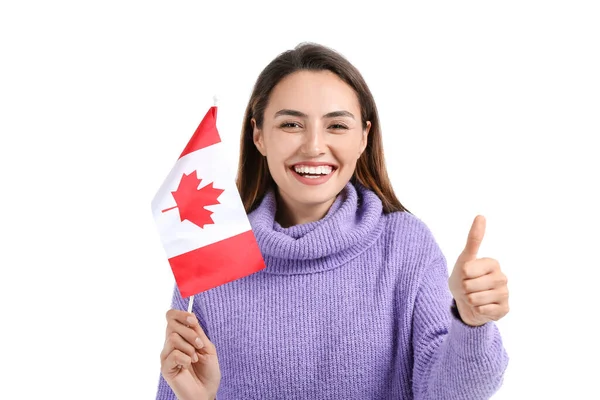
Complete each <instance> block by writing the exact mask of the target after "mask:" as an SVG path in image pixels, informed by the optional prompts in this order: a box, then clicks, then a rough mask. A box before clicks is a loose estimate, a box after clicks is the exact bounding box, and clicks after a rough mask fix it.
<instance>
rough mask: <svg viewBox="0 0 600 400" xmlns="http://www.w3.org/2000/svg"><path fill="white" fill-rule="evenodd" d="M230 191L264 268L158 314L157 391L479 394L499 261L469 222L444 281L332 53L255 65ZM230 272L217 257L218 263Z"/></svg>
mask: <svg viewBox="0 0 600 400" xmlns="http://www.w3.org/2000/svg"><path fill="white" fill-rule="evenodd" d="M240 150H241V151H240V162H239V170H238V180H237V184H238V189H239V191H240V195H241V197H242V200H243V203H244V206H245V209H246V211H247V213H248V216H249V220H250V223H251V225H252V230H253V233H254V235H255V237H256V240H257V242H258V244H259V247H260V250H261V253H262V255H263V257H264V260H265V264H266V268H265V269H264V270H261V271H260V272H257V273H254V274H252V275H249V276H246V277H244V278H242V279H238V280H235V281H233V282H229V283H227V284H224V285H221V286H218V287H216V288H213V289H211V290H208V291H205V292H203V293H200V294H199V295H197V296H196V300H195V302H194V308H193V310H192V312H191V313H187V312H185V311H180V310H184V309H185V308H186V302H185V301H184V300H183V299H182V298H181V295H180V293H179V292H178V290H177V288H175V291H174V294H173V309H172V310H170V311H169V312H168V314H167V340H166V341H165V347H164V349H163V352H162V354H161V365H162V368H161V372H162V375H161V378H160V382H159V388H158V393H157V399H175V397H177V398H178V399H180V400H187V399H189V400H192V399H213V398H215V397H216V398H218V399H219V400H221V399H291V398H293V399H323V398H329V399H447V400H453V399H486V398H489V397H490V396H491V395H492V394H493V393H495V392H496V391H497V390H498V388H499V387H500V385H501V383H502V379H503V374H504V371H505V369H506V367H507V364H508V356H507V354H506V351H505V350H504V347H503V344H502V340H501V337H500V333H499V330H498V328H497V326H496V325H495V324H494V321H496V320H498V319H500V318H502V317H503V316H504V315H505V314H506V313H507V312H508V289H507V284H506V277H505V276H504V274H503V273H502V271H501V270H500V266H499V264H498V262H497V261H495V260H494V259H491V258H485V259H484V258H481V259H477V251H478V249H479V245H480V243H481V240H482V238H483V234H484V230H485V219H484V218H482V217H480V216H478V217H476V218H475V220H474V222H473V226H472V228H471V231H470V232H469V237H468V239H467V243H466V246H465V249H464V250H463V252H462V253H461V255H460V257H459V258H458V260H457V262H456V264H455V266H454V270H453V273H452V275H451V276H450V277H449V276H448V270H447V264H446V258H445V257H444V255H443V254H442V252H441V249H440V247H439V246H438V244H437V242H436V240H435V238H434V236H433V234H432V232H431V231H430V230H429V228H428V227H427V225H426V224H425V223H424V222H422V221H421V220H420V219H418V218H417V217H415V216H414V215H412V214H411V213H410V212H408V210H406V209H405V208H404V207H403V206H402V204H401V203H400V201H398V199H397V198H396V196H395V194H394V191H393V189H392V187H391V184H390V181H389V178H388V174H387V171H386V168H385V162H384V156H383V147H382V140H381V131H380V126H379V118H378V115H377V108H376V106H375V101H374V99H373V96H372V95H371V93H370V91H369V89H368V87H367V85H366V83H365V82H364V80H363V78H362V76H361V75H360V73H359V72H358V71H357V70H356V69H355V68H354V67H353V66H352V65H351V64H350V63H349V62H348V61H347V60H346V59H345V58H344V57H343V56H341V55H340V54H338V53H336V52H335V51H333V50H331V49H329V48H326V47H324V46H320V45H316V44H302V45H299V46H298V47H296V48H295V49H293V50H290V51H286V52H284V53H282V54H280V55H279V56H278V57H277V58H275V60H273V61H272V62H271V63H270V64H269V65H268V66H267V67H266V68H265V69H264V71H263V72H262V73H261V74H260V76H259V77H258V80H257V82H256V84H255V86H254V90H253V93H252V96H251V98H250V101H249V103H248V107H247V108H246V114H245V117H244V125H243V128H242V135H241V149H240ZM223 267H227V266H223Z"/></svg>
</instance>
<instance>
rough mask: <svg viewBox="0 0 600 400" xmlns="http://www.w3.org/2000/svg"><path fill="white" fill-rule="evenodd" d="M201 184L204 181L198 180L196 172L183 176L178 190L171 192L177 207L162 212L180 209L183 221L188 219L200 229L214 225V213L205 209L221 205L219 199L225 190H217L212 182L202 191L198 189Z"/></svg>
mask: <svg viewBox="0 0 600 400" xmlns="http://www.w3.org/2000/svg"><path fill="white" fill-rule="evenodd" d="M200 182H202V179H199V178H198V175H197V172H196V171H193V172H190V173H189V174H187V175H186V174H183V175H182V176H181V180H180V181H179V186H178V187H177V190H176V191H174V192H171V194H172V195H173V198H174V199H175V203H177V205H176V206H174V207H170V208H166V209H164V210H162V212H166V211H169V210H172V209H174V208H179V217H180V218H181V221H184V220H186V219H187V220H188V221H190V222H191V223H192V224H195V225H198V226H199V227H200V228H204V225H209V224H214V223H215V222H214V221H213V220H212V218H211V214H212V213H213V212H212V211H209V210H207V209H205V208H204V207H206V206H212V205H215V204H221V203H219V200H217V198H218V197H219V196H220V195H221V193H223V192H224V190H223V189H215V188H214V187H213V184H212V182H211V183H210V184H208V185H206V186H204V187H203V188H202V189H198V186H199V185H200Z"/></svg>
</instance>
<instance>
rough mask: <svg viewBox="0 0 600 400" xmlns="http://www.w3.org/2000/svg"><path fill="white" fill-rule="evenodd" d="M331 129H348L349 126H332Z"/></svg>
mask: <svg viewBox="0 0 600 400" xmlns="http://www.w3.org/2000/svg"><path fill="white" fill-rule="evenodd" d="M330 128H331V129H348V127H347V126H345V125H342V124H333V125H331V126H330Z"/></svg>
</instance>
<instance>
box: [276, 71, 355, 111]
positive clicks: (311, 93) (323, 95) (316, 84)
mask: <svg viewBox="0 0 600 400" xmlns="http://www.w3.org/2000/svg"><path fill="white" fill-rule="evenodd" d="M282 109H287V110H297V111H299V112H301V113H303V114H306V115H308V116H322V115H325V114H327V113H331V112H336V111H348V112H349V113H352V114H354V115H357V114H358V115H360V112H359V110H360V105H359V103H358V97H357V95H356V93H355V92H354V90H353V89H352V87H350V85H348V84H347V83H346V82H344V81H343V80H341V79H340V78H339V77H338V76H337V75H336V74H334V73H332V72H330V71H299V72H295V73H293V74H291V75H289V76H287V77H285V78H284V79H282V80H281V81H280V82H279V83H278V84H277V85H276V86H275V88H274V89H273V91H272V92H271V95H270V98H269V104H268V106H267V110H266V111H267V113H268V114H271V115H274V114H275V113H277V112H278V111H280V110H282Z"/></svg>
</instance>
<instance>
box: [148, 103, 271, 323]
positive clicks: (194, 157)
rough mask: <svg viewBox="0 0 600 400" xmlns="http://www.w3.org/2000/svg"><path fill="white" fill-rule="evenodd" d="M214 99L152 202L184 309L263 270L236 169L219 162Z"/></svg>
mask: <svg viewBox="0 0 600 400" xmlns="http://www.w3.org/2000/svg"><path fill="white" fill-rule="evenodd" d="M213 101H214V105H213V106H212V107H211V108H210V109H209V110H208V112H207V113H206V115H205V116H204V118H203V119H202V121H201V122H200V125H199V126H198V128H197V129H196V131H195V132H194V134H193V135H192V137H191V138H190V140H189V142H188V143H187V145H186V147H185V149H184V150H183V152H182V153H181V155H180V156H179V159H178V160H177V162H176V163H175V165H174V167H173V168H172V169H171V172H170V173H169V175H168V176H167V178H166V179H165V181H164V182H163V184H162V186H161V187H160V188H159V190H158V192H157V193H156V195H155V197H154V199H153V200H152V213H153V215H154V220H155V223H156V225H157V227H158V231H159V234H160V237H161V242H162V244H163V247H164V249H165V251H166V253H167V257H168V260H169V264H170V266H171V270H172V272H173V275H174V277H175V281H176V284H177V287H178V289H179V292H180V294H181V297H182V298H185V297H189V302H188V310H187V311H188V312H189V313H191V312H192V308H193V303H194V295H196V294H198V293H200V292H203V291H206V290H209V289H212V288H215V287H217V286H220V285H222V284H225V283H228V282H231V281H233V280H236V279H241V278H243V277H246V276H248V275H250V274H253V273H255V272H258V271H260V270H262V269H264V268H265V264H264V260H263V258H262V255H261V253H260V250H259V248H258V244H257V243H256V239H255V237H254V233H253V232H252V228H251V226H250V222H249V221H248V216H247V215H246V211H245V209H244V205H243V203H242V199H241V197H240V195H239V192H238V190H237V187H236V185H235V172H233V169H231V168H230V166H229V165H227V162H226V161H224V160H226V159H227V157H225V153H226V151H227V150H226V149H225V148H224V146H223V144H222V143H221V138H220V136H219V132H218V130H217V126H216V118H217V102H218V97H217V96H216V95H215V96H213ZM173 203H175V204H176V206H173ZM206 207H210V209H207V208H206Z"/></svg>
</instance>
